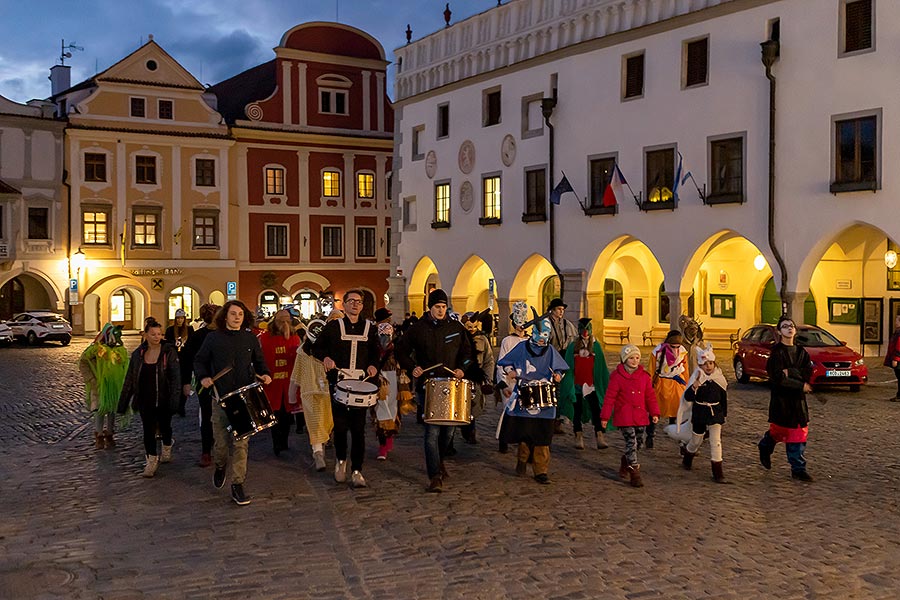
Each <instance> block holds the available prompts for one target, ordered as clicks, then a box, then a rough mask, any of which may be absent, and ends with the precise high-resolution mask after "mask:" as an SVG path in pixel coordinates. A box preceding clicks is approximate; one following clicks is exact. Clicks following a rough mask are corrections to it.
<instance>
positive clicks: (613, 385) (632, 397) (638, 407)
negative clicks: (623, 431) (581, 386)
mask: <svg viewBox="0 0 900 600" xmlns="http://www.w3.org/2000/svg"><path fill="white" fill-rule="evenodd" d="M610 414H611V415H612V418H613V425H615V426H616V427H643V426H645V425H649V424H650V416H654V417H658V416H659V405H658V404H657V403H656V392H654V391H653V382H652V381H651V380H650V375H648V374H647V371H645V370H644V367H642V366H640V365H639V366H638V368H637V369H636V370H635V372H634V373H629V372H628V371H626V370H625V365H623V364H620V365H619V366H618V367H616V370H615V371H613V372H612V375H610V377H609V387H608V388H606V396H605V398H604V400H603V410H601V411H600V420H601V421H609V417H610Z"/></svg>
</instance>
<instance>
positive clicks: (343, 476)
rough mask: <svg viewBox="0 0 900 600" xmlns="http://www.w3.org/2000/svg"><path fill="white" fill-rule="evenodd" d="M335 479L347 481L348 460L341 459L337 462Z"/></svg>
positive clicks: (340, 481)
mask: <svg viewBox="0 0 900 600" xmlns="http://www.w3.org/2000/svg"><path fill="white" fill-rule="evenodd" d="M334 480H335V481H337V482H338V483H344V482H345V481H347V461H346V460H339V461H337V464H336V465H334Z"/></svg>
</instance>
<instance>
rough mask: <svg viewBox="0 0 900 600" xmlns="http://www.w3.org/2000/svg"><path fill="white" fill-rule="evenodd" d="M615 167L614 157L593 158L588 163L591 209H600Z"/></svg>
mask: <svg viewBox="0 0 900 600" xmlns="http://www.w3.org/2000/svg"><path fill="white" fill-rule="evenodd" d="M615 167H616V157H615V156H609V157H603V158H595V159H592V160H591V162H590V170H591V184H590V207H589V208H592V209H602V208H604V206H603V195H604V194H605V193H606V186H608V185H609V182H610V180H611V179H612V173H613V169H615Z"/></svg>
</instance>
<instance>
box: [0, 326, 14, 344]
mask: <svg viewBox="0 0 900 600" xmlns="http://www.w3.org/2000/svg"><path fill="white" fill-rule="evenodd" d="M12 341H13V333H12V329H10V328H9V325H7V324H6V323H4V322H3V321H0V343H3V344H11V343H12Z"/></svg>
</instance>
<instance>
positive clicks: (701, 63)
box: [684, 38, 709, 88]
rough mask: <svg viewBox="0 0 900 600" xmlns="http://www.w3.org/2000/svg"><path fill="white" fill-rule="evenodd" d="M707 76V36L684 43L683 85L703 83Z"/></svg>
mask: <svg viewBox="0 0 900 600" xmlns="http://www.w3.org/2000/svg"><path fill="white" fill-rule="evenodd" d="M708 76H709V38H703V39H699V40H693V41H690V42H685V44H684V87H686V88H688V87H692V86H695V85H704V84H705V83H707V78H708Z"/></svg>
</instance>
